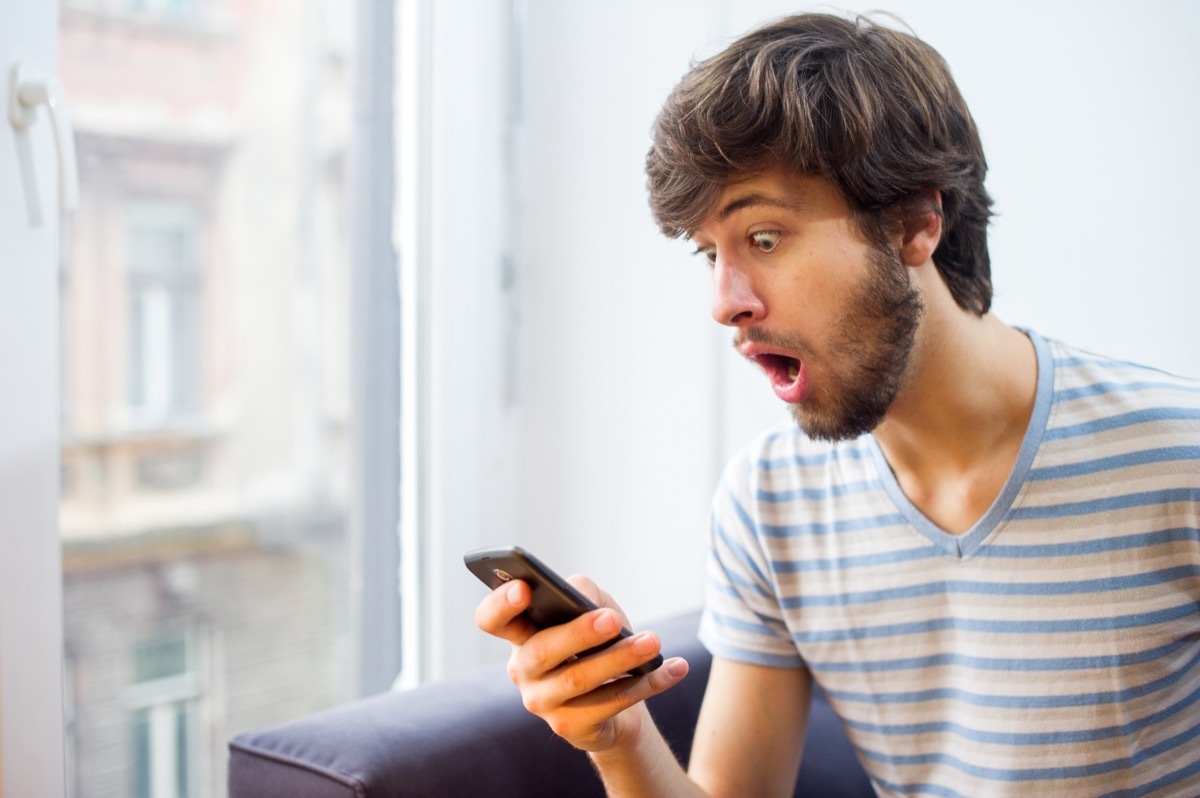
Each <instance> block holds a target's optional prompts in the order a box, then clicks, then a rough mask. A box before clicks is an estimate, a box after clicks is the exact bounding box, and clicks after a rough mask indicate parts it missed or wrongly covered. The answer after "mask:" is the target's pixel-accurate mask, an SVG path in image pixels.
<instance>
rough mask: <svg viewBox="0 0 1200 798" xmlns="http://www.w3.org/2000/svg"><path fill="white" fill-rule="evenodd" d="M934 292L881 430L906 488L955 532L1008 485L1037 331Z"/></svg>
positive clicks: (1033, 371)
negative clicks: (1030, 334) (904, 379)
mask: <svg viewBox="0 0 1200 798" xmlns="http://www.w3.org/2000/svg"><path fill="white" fill-rule="evenodd" d="M937 286H941V289H942V292H944V296H942V295H941V294H939V293H937V292H936V291H929V290H927V291H926V292H925V295H926V314H925V318H924V319H923V321H922V325H921V330H920V332H919V333H918V337H917V342H916V345H915V347H914V351H913V353H912V362H911V364H910V369H909V374H908V379H907V382H906V383H905V385H904V387H903V388H902V390H901V392H900V393H899V394H898V395H897V397H896V401H895V402H894V404H893V405H892V408H891V409H890V410H889V411H888V414H887V416H886V417H885V419H884V421H883V422H882V423H881V424H880V425H879V426H878V427H876V429H875V430H874V433H873V434H874V436H875V438H876V440H877V441H878V442H879V445H880V448H881V449H882V450H883V453H884V455H885V457H886V458H887V460H888V463H889V465H891V467H892V470H893V472H894V473H895V474H896V477H897V480H898V481H899V482H900V485H901V488H902V489H903V490H904V492H905V494H906V495H907V496H908V497H909V500H910V501H912V502H913V503H914V504H915V505H916V506H917V507H918V508H920V509H921V510H922V511H923V512H925V514H926V515H927V516H929V517H930V518H931V519H932V520H934V521H935V522H937V523H939V525H940V526H942V528H944V529H947V530H948V531H964V530H965V529H966V528H969V527H970V526H971V524H973V523H974V521H975V520H977V519H978V518H979V516H981V515H982V514H983V513H984V512H986V511H987V508H988V507H989V506H990V504H991V502H992V500H994V498H995V497H996V495H998V494H999V492H1000V490H1001V489H1002V488H1003V485H1004V482H1005V480H1007V478H1008V474H1009V473H1010V472H1011V470H1012V466H1013V463H1014V462H1015V461H1016V458H1017V454H1018V452H1019V451H1020V447H1021V442H1022V440H1023V439H1024V435H1025V430H1026V428H1027V427H1028V425H1029V418H1030V416H1031V415H1032V412H1033V405H1034V400H1035V397H1036V393H1037V358H1036V355H1035V353H1034V349H1033V344H1032V342H1031V341H1030V340H1029V338H1028V337H1027V336H1026V335H1025V334H1024V333H1022V332H1020V331H1019V330H1016V329H1014V328H1012V327H1010V326H1008V325H1006V324H1004V323H1003V322H1001V321H1000V320H999V319H997V318H996V317H995V316H992V315H991V314H985V315H984V316H982V317H976V316H974V315H973V314H970V313H967V312H965V311H963V310H961V309H960V308H958V307H957V305H955V304H954V302H953V300H952V299H951V298H950V296H949V293H948V292H945V288H944V285H942V284H941V281H940V278H939V279H938V280H937Z"/></svg>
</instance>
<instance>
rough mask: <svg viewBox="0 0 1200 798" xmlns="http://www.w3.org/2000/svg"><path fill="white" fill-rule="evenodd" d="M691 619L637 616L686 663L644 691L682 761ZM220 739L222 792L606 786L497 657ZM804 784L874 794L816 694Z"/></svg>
mask: <svg viewBox="0 0 1200 798" xmlns="http://www.w3.org/2000/svg"><path fill="white" fill-rule="evenodd" d="M697 624H698V614H696V613H690V614H688V615H685V616H679V617H677V618H672V619H669V620H666V621H663V622H660V623H657V624H647V625H646V627H645V628H648V629H653V630H654V631H656V632H657V633H658V634H659V635H660V636H661V637H662V640H663V650H664V654H665V655H667V656H676V655H678V656H682V657H684V658H685V659H687V660H688V662H689V663H690V665H691V673H690V674H689V675H688V677H687V678H686V679H685V680H684V681H683V682H682V683H680V684H679V685H677V686H676V687H674V688H672V689H671V690H668V691H667V692H665V693H663V694H661V695H658V696H655V697H654V698H652V699H651V700H650V701H649V702H648V705H649V707H650V711H651V713H652V714H653V715H654V717H655V721H656V722H657V723H658V725H659V728H660V729H661V730H662V732H663V735H664V736H665V737H666V738H667V741H668V743H670V745H671V747H672V750H673V751H674V752H675V753H676V755H677V756H678V757H679V758H680V761H683V762H686V761H687V757H688V755H689V753H690V751H691V743H692V732H693V729H694V728H695V724H696V718H697V717H698V715H699V710H700V702H701V699H702V697H703V692H704V686H705V683H706V682H707V680H708V672H709V667H710V664H711V658H710V656H709V654H708V652H707V651H706V650H705V649H704V648H703V647H702V646H701V645H700V643H699V642H698V641H697V640H696V628H697ZM229 747H230V759H229V796H230V798H347V797H349V796H355V797H356V798H368V797H369V798H434V797H435V796H436V797H437V798H445V797H446V796H450V797H452V798H453V797H455V796H475V795H493V796H510V795H511V796H523V797H528V798H540V797H541V796H545V798H558V797H559V796H579V798H589V797H590V796H596V798H600V796H603V795H604V791H603V788H602V787H601V784H600V780H599V779H598V778H597V777H596V774H595V772H594V771H593V770H592V767H591V763H590V762H589V761H588V759H587V756H586V755H585V754H583V753H582V752H580V751H577V750H575V749H574V748H572V747H571V746H570V745H568V744H567V743H565V742H563V741H562V740H561V739H559V738H558V737H556V736H555V735H554V734H553V733H552V732H551V731H550V730H549V728H547V726H546V725H545V723H543V722H542V721H541V720H540V719H539V718H537V717H535V716H533V715H530V714H529V713H528V712H526V711H525V709H524V707H523V706H522V705H521V699H520V695H519V694H518V692H517V690H516V688H515V687H513V685H512V683H511V682H510V681H509V680H508V677H507V675H506V673H505V669H504V666H503V664H502V663H497V664H494V665H488V666H485V667H482V668H479V669H476V670H474V671H472V672H470V673H467V674H465V675H462V676H458V677H455V678H452V679H446V680H444V681H441V682H437V683H433V684H429V685H425V686H423V687H420V688H417V689H415V690H409V691H404V692H397V693H386V694H382V695H377V696H373V697H370V698H366V699H362V700H360V701H355V702H352V703H350V704H346V705H343V706H340V707H337V708H335V709H331V710H328V711H325V712H321V713H318V714H315V715H311V716H309V717H306V718H302V719H300V720H297V721H294V722H291V723H286V724H283V725H281V726H276V727H274V728H270V729H265V730H261V731H255V732H250V733H247V734H242V735H239V736H237V737H236V738H234V740H233V741H232V742H231V743H230V746H229ZM864 788H865V791H864ZM801 789H804V790H809V792H807V793H806V794H808V795H821V796H827V797H828V798H840V797H841V796H846V798H853V797H854V796H870V795H873V793H872V792H871V790H870V786H869V784H868V783H867V781H866V777H865V776H864V775H863V773H862V769H861V768H860V767H859V766H858V763H857V761H856V760H855V758H854V753H853V750H852V749H851V748H850V745H849V743H848V742H847V741H846V739H845V737H844V735H843V734H842V732H841V728H840V726H839V725H838V723H837V720H836V719H835V718H834V717H833V715H832V712H830V711H829V708H828V705H826V704H825V703H824V701H823V700H818V701H817V702H815V704H814V707H813V712H812V717H811V720H810V726H809V734H808V739H807V743H806V749H805V765H804V767H803V768H802V770H801V784H800V785H799V787H798V790H797V794H800V790H801Z"/></svg>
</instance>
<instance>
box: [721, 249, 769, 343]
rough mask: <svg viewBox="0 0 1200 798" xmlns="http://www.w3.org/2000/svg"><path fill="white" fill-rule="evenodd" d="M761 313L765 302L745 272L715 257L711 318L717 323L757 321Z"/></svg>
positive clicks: (731, 323)
mask: <svg viewBox="0 0 1200 798" xmlns="http://www.w3.org/2000/svg"><path fill="white" fill-rule="evenodd" d="M764 315H766V306H765V305H763V302H762V299H760V298H759V296H758V294H757V293H755V291H754V286H753V285H752V284H751V282H750V277H749V275H747V274H746V273H745V272H744V271H742V270H741V269H739V268H738V267H737V265H736V264H734V263H730V262H727V261H725V260H724V259H722V258H720V257H718V258H717V262H716V263H715V264H714V265H713V303H712V316H713V318H714V319H715V320H716V321H717V322H718V323H720V324H726V325H729V326H730V327H740V326H742V325H744V324H749V323H757V322H758V321H760V320H761V319H762V317H763V316H764Z"/></svg>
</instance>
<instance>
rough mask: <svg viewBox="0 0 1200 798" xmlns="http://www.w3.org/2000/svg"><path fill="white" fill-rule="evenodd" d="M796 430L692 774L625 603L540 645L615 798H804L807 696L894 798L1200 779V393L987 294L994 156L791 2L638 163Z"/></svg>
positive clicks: (751, 553)
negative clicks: (1010, 311) (1016, 318)
mask: <svg viewBox="0 0 1200 798" xmlns="http://www.w3.org/2000/svg"><path fill="white" fill-rule="evenodd" d="M647 171H648V174H649V186H650V197H651V206H652V209H653V211H654V214H655V216H656V218H657V220H658V222H659V224H660V226H661V227H662V229H663V231H664V232H665V233H667V234H668V235H672V236H687V237H689V238H690V239H691V240H692V241H693V242H694V243H695V244H696V246H697V249H698V252H699V253H700V254H701V255H702V256H703V257H705V258H707V260H708V262H709V264H710V268H711V270H712V279H713V285H714V300H713V308H712V312H713V316H714V318H715V319H716V320H717V321H718V322H720V323H722V324H725V325H729V326H730V327H732V328H733V329H734V330H735V345H736V346H737V348H738V350H739V351H740V352H741V353H742V354H743V355H745V356H746V357H748V358H750V359H751V360H753V361H755V362H756V363H757V364H758V365H760V366H761V367H762V369H763V371H764V373H765V374H766V376H767V378H768V381H769V383H770V385H771V387H772V389H773V390H774V391H775V393H776V394H777V395H778V396H779V398H780V399H782V400H783V401H785V402H787V403H788V404H789V405H790V406H791V407H792V410H793V415H794V417H795V422H796V424H795V425H790V424H789V425H787V426H786V427H781V428H778V429H775V430H772V431H770V432H769V433H768V434H766V435H765V436H763V437H762V438H760V439H759V440H758V441H756V442H755V443H754V444H753V445H752V446H751V447H750V448H749V449H748V450H747V451H746V452H745V453H744V454H743V456H741V457H739V458H738V459H736V460H735V461H734V462H733V463H732V464H731V465H730V466H729V467H728V469H727V470H726V472H725V475H724V477H723V479H722V484H721V486H720V487H719V489H718V491H717V495H716V498H715V500H714V507H713V513H712V524H711V536H710V555H709V566H708V568H709V573H708V577H709V578H708V584H709V587H708V597H707V601H706V607H705V613H704V617H703V620H702V624H701V637H702V639H703V641H704V642H705V644H706V645H707V646H708V648H709V649H710V650H711V651H712V652H713V655H714V660H713V667H712V673H711V676H710V680H709V684H708V688H707V692H706V695H705V699H704V705H703V709H702V711H701V716H700V721H699V723H698V726H697V730H696V739H695V743H694V747H693V751H692V758H691V763H690V765H689V768H688V770H687V772H686V773H685V772H684V771H683V770H682V769H681V768H680V767H679V766H678V765H677V764H676V762H675V760H674V758H673V757H672V755H671V753H670V751H669V750H668V749H667V747H666V745H665V744H664V742H663V740H662V738H661V736H660V735H659V734H658V733H657V731H656V730H655V728H654V726H653V722H652V720H651V719H650V718H649V715H648V713H647V712H646V711H645V708H644V704H642V703H641V702H642V701H643V700H644V699H645V698H647V697H649V696H651V695H654V694H656V693H659V692H662V691H663V690H666V689H668V688H670V687H671V686H672V685H674V684H676V683H677V682H678V681H679V680H680V679H682V678H683V677H684V676H685V675H686V672H687V664H686V663H685V662H683V661H681V660H678V659H670V660H667V662H666V663H665V664H664V666H663V667H661V668H659V669H658V670H657V671H655V672H654V673H652V674H650V675H648V676H646V677H641V678H637V679H633V678H628V679H622V678H618V677H619V676H620V675H621V674H622V673H624V672H625V671H626V670H628V669H629V668H631V667H633V666H635V665H638V664H641V663H643V662H646V661H648V660H649V659H651V658H652V657H653V656H654V655H655V654H656V653H657V652H658V648H659V643H658V640H657V638H656V637H655V636H654V635H653V634H652V633H649V632H646V633H642V634H639V635H636V636H635V637H633V638H632V639H630V640H628V641H625V642H622V643H620V644H618V645H616V646H614V647H613V648H611V649H609V650H608V651H606V652H604V653H601V654H596V655H592V656H588V657H585V658H582V659H578V660H575V659H572V657H573V655H575V654H576V653H578V652H581V651H584V650H586V649H588V648H590V647H592V646H594V645H596V644H597V643H598V642H600V641H602V640H605V639H608V638H611V637H613V636H614V635H615V634H616V632H617V629H618V628H619V626H620V623H621V620H622V619H621V616H620V613H619V610H617V609H616V604H615V603H614V602H612V600H611V599H610V598H609V597H608V596H607V595H604V594H603V593H601V592H600V591H599V590H598V589H597V588H596V586H595V585H594V584H591V583H590V582H587V581H586V580H583V581H581V582H580V584H581V585H582V586H583V588H584V589H585V590H587V591H590V592H591V593H592V595H593V596H594V597H595V598H596V599H597V601H598V603H600V604H601V605H602V606H603V607H604V608H603V609H601V610H598V611H595V612H593V613H589V614H587V615H585V616H582V617H581V618H579V619H577V620H575V621H573V622H571V623H568V624H564V625H562V626H560V627H555V628H552V629H548V630H545V631H542V632H537V633H535V630H534V629H532V628H531V627H530V626H529V624H528V623H527V622H526V621H525V620H524V619H523V618H521V617H519V613H520V612H521V611H522V610H523V609H524V608H525V606H526V605H527V602H528V599H529V594H528V588H527V587H526V586H525V585H523V584H521V583H514V584H512V585H509V586H507V587H505V588H501V589H500V590H497V591H496V592H495V593H493V594H492V595H491V596H489V597H488V598H487V599H485V601H484V602H482V603H481V604H480V606H479V609H478V611H477V614H476V618H477V622H478V623H479V625H480V627H481V628H483V629H484V630H486V631H488V632H490V633H492V634H495V635H497V636H500V637H503V638H505V639H507V640H510V641H511V642H512V643H513V644H514V650H513V656H512V658H511V660H510V666H509V672H510V675H511V676H512V678H513V681H514V682H515V683H516V684H517V685H518V687H519V688H520V689H521V692H522V695H523V697H524V700H525V704H526V706H527V707H528V708H529V709H530V710H531V711H533V712H534V713H536V714H538V715H540V716H541V717H543V718H544V719H545V720H546V721H547V722H548V723H549V724H550V726H551V728H552V729H553V730H554V731H555V732H556V733H557V734H559V735H561V736H562V737H564V738H565V739H567V740H568V741H569V742H571V743H572V744H574V745H576V746H577V747H579V748H582V749H584V750H586V751H588V752H590V754H591V757H592V759H593V761H594V763H595V764H596V766H597V768H598V770H599V771H600V773H601V776H602V777H603V779H604V781H605V784H606V785H607V787H608V789H609V791H610V793H611V794H613V795H646V796H676V795H680V796H682V795H710V796H753V795H790V794H791V790H792V788H793V785H794V780H795V776H796V772H797V768H798V765H799V757H800V753H801V750H802V743H803V738H804V733H805V725H806V721H807V712H808V704H809V697H810V694H811V691H812V689H813V683H814V682H816V683H818V684H820V686H821V687H822V688H823V689H824V691H825V693H826V695H827V696H828V698H829V700H830V703H831V705H832V706H833V708H834V709H835V711H836V712H837V713H838V714H839V716H840V717H841V719H842V721H843V724H844V725H845V727H846V729H847V732H848V734H849V735H850V737H851V740H852V741H853V742H854V744H855V746H856V748H857V749H858V751H859V755H860V759H861V760H862V762H863V765H864V767H865V768H866V769H867V771H868V773H869V775H870V776H871V779H872V781H873V783H874V785H875V788H876V789H877V790H878V791H879V792H880V793H881V794H888V795H893V794H894V795H901V794H905V795H911V794H917V795H963V796H978V795H1022V794H1023V795H1029V794H1032V795H1054V796H1064V795H1080V796H1083V795H1087V796H1092V795H1102V794H1106V795H1135V794H1136V795H1143V794H1162V795H1196V794H1200V385H1197V384H1196V383H1193V382H1189V381H1186V380H1182V379H1179V378H1175V377H1172V376H1170V375H1166V374H1163V373H1161V372H1157V371H1153V370H1150V369H1145V368H1141V367H1138V366H1134V365H1129V364H1122V363H1116V362H1112V361H1108V360H1105V359H1103V358H1099V357H1096V356H1093V355H1089V354H1086V353H1083V352H1080V351H1077V350H1074V349H1071V348H1070V347H1067V346H1065V345H1063V344H1060V343H1057V342H1053V341H1047V340H1045V339H1043V338H1041V337H1040V336H1038V335H1037V334H1036V333H1034V332H1032V331H1022V330H1017V329H1014V328H1012V327H1010V326H1008V325H1006V324H1004V323H1003V322H1001V321H1000V320H999V319H997V318H996V317H995V316H994V315H992V314H991V313H990V312H989V307H990V302H991V280H990V266H989V260H988V251H987V241H986V226H987V221H988V218H989V207H990V200H989V198H988V196H987V193H986V192H985V190H984V187H983V180H984V174H985V171H986V165H985V162H984V157H983V152H982V147H981V145H980V142H979V137H978V134H977V133H976V130H975V127H974V123H973V121H972V119H971V116H970V113H969V112H968V110H967V107H966V105H965V103H964V102H963V100H962V98H961V96H960V95H959V92H958V90H957V88H956V86H955V85H954V82H953V80H952V78H951V77H950V73H949V70H948V69H947V67H946V65H945V64H944V62H943V61H942V59H941V58H940V57H939V56H938V55H937V53H935V52H934V51H933V50H932V49H931V48H929V47H928V46H927V45H925V44H923V43H922V42H920V41H919V40H917V39H915V38H914V37H912V36H909V35H907V34H903V33H899V32H896V31H892V30H889V29H886V28H883V27H879V26H876V25H875V24H872V23H871V22H868V21H864V20H856V21H848V20H843V19H840V18H836V17H831V16H825V15H801V16H797V17H792V18H789V19H785V20H782V21H780V22H778V23H775V24H772V25H769V26H767V27H765V28H762V29H760V30H758V31H755V32H752V33H750V34H748V35H747V36H745V37H743V38H742V39H741V40H739V41H738V42H736V43H734V44H733V45H732V46H731V47H730V48H729V49H728V50H726V51H725V52H723V53H721V54H719V55H717V56H715V57H713V58H712V59H709V60H708V61H705V62H703V63H701V64H699V65H697V66H696V67H694V68H693V69H692V70H691V71H690V72H689V73H688V74H687V75H686V76H685V77H684V78H683V80H682V81H681V83H680V84H679V86H678V87H676V89H675V91H674V92H673V93H672V95H671V97H670V98H669V99H668V101H667V103H666V105H665V107H664V109H663V111H662V113H661V115H660V117H659V120H658V123H657V125H656V128H655V136H654V144H653V147H652V148H651V150H650V154H649V156H648V159H647Z"/></svg>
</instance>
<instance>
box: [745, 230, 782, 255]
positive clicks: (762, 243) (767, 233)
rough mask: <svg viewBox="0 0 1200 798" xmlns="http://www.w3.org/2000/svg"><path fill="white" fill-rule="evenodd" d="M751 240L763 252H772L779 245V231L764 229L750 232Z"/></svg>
mask: <svg viewBox="0 0 1200 798" xmlns="http://www.w3.org/2000/svg"><path fill="white" fill-rule="evenodd" d="M750 241H751V242H752V243H753V244H754V246H756V247H758V249H759V250H760V251H762V252H771V251H772V250H774V249H775V247H777V246H779V231H777V230H762V231H760V232H757V233H751V234H750Z"/></svg>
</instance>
